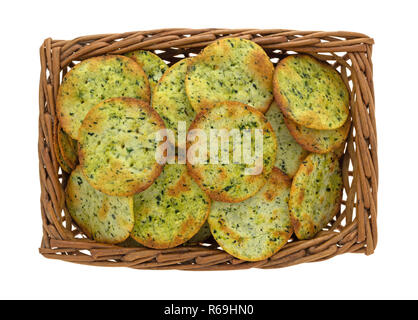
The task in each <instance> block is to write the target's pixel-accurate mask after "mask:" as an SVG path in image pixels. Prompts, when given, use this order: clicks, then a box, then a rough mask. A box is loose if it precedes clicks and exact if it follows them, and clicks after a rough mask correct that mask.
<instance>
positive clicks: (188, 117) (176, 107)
mask: <svg viewBox="0 0 418 320" xmlns="http://www.w3.org/2000/svg"><path fill="white" fill-rule="evenodd" d="M190 61H191V59H190V58H189V59H183V60H180V61H179V62H177V63H176V64H174V65H173V66H171V67H170V68H169V69H168V70H167V71H166V72H165V73H164V75H163V77H162V78H161V79H160V81H159V82H158V84H157V86H156V87H155V90H154V94H153V96H152V107H153V108H154V109H155V110H156V111H157V112H158V114H159V115H160V116H161V118H162V119H163V120H164V123H165V125H166V127H167V128H168V129H170V130H173V132H174V134H175V137H177V134H178V125H179V121H183V122H185V124H186V130H187V129H188V128H189V126H190V124H191V123H192V121H193V119H194V118H195V116H196V112H195V111H194V109H193V107H192V106H191V104H190V102H189V99H188V98H187V95H186V89H185V87H184V79H185V77H186V71H187V66H188V65H190ZM176 139H177V138H176ZM173 142H174V141H173Z"/></svg>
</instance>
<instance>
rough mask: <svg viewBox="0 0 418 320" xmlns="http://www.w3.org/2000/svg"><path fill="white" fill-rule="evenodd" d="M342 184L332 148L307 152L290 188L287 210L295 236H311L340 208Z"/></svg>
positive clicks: (300, 237) (299, 237)
mask: <svg viewBox="0 0 418 320" xmlns="http://www.w3.org/2000/svg"><path fill="white" fill-rule="evenodd" d="M342 191H343V184H342V176H341V168H340V165H339V162H338V158H337V157H336V155H335V154H334V153H333V152H330V153H326V154H315V153H312V154H311V155H309V156H308V157H307V158H306V159H305V161H303V163H302V165H301V166H300V168H299V170H298V172H297V173H296V175H295V177H294V179H293V182H292V187H291V189H290V199H289V210H290V217H291V220H292V224H293V228H294V230H295V234H296V236H297V238H298V239H300V240H304V239H311V238H313V237H314V236H315V235H316V234H317V233H318V232H319V231H321V230H322V228H324V227H325V226H326V225H327V224H328V223H329V222H330V221H331V219H332V218H333V217H334V216H335V215H336V214H337V213H338V211H339V210H340V204H341V198H342Z"/></svg>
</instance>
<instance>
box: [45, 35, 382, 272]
mask: <svg viewBox="0 0 418 320" xmlns="http://www.w3.org/2000/svg"><path fill="white" fill-rule="evenodd" d="M222 37H241V38H245V39H251V40H252V41H254V42H256V43H258V44H259V45H261V46H262V47H263V48H264V49H265V51H266V52H267V54H268V55H269V56H270V58H272V61H273V62H274V63H276V62H277V60H278V59H280V58H282V57H283V56H285V55H286V54H288V53H289V52H303V53H308V54H310V55H313V56H315V57H316V58H318V59H321V60H326V61H329V62H330V63H332V64H333V66H334V67H335V68H337V69H338V71H340V73H341V75H342V77H343V79H344V81H345V83H346V84H347V87H348V88H349V90H350V97H351V98H350V110H351V117H352V120H353V127H352V128H351V131H350V135H349V138H348V140H347V146H346V149H345V154H344V157H343V159H342V168H343V181H344V189H345V192H344V198H343V205H342V208H341V212H340V213H339V214H338V215H337V216H336V217H335V219H334V220H333V221H332V222H331V223H330V224H329V225H328V226H327V228H326V229H325V230H323V231H321V232H320V233H319V234H318V235H317V236H316V237H315V238H314V239H312V240H306V241H296V240H294V241H292V242H290V243H288V244H287V245H286V246H285V247H284V248H283V249H282V250H280V251H279V252H278V253H277V254H275V255H274V256H273V257H271V258H269V259H267V260H264V261H260V262H245V261H242V260H239V259H236V258H234V257H232V256H230V255H229V254H227V253H225V252H224V251H222V250H221V249H220V248H219V247H218V246H217V245H216V243H215V242H214V241H213V240H209V241H208V243H206V244H202V245H200V246H194V247H185V246H180V247H178V248H173V249H166V250H154V249H148V248H125V247H120V246H114V245H106V244H101V243H95V242H94V241H91V240H89V239H87V238H86V237H85V236H84V235H83V234H82V233H81V232H80V231H79V230H78V229H77V227H76V226H75V225H74V224H73V223H72V221H71V217H70V215H69V214H68V212H67V210H66V208H65V201H64V187H65V185H66V182H67V179H68V175H67V174H66V173H61V170H60V168H59V164H58V162H57V159H56V157H55V153H54V151H53V147H52V143H53V139H54V135H53V127H54V122H55V121H56V115H55V99H56V96H57V92H58V87H59V85H60V81H61V80H62V77H63V76H64V75H65V73H66V72H68V70H69V69H70V68H71V67H72V66H74V63H75V62H77V61H80V60H83V59H86V58H90V57H93V56H98V55H104V54H124V53H126V52H129V51H132V50H136V49H147V50H156V51H155V52H156V53H157V54H158V55H159V56H160V57H161V58H162V59H164V60H166V61H169V62H170V63H171V64H172V63H175V62H176V61H178V60H180V59H182V58H183V57H185V56H189V55H195V54H198V53H199V51H200V50H201V49H202V48H203V47H205V46H206V45H207V44H209V43H211V42H213V41H214V40H216V39H219V38H222ZM373 43H374V42H373V39H372V38H369V37H368V36H366V35H364V34H360V33H354V32H317V31H292V30H283V29H271V30H256V29H240V30H229V29H199V30H196V29H160V30H151V31H140V32H127V33H119V34H101V35H92V36H84V37H79V38H76V39H74V40H70V41H67V40H52V39H46V40H45V41H44V43H43V44H42V46H41V48H40V57H41V79H40V87H39V142H38V152H39V175H40V182H41V213H42V224H43V238H42V244H41V248H40V249H39V252H40V253H41V254H42V255H43V256H45V257H46V258H51V259H60V260H65V261H70V262H74V263H80V264H86V265H96V266H112V267H130V268H135V269H182V270H235V269H247V268H254V267H256V268H281V267H286V266H290V265H296V264H299V263H303V262H313V261H322V260H326V259H329V258H332V257H334V256H336V255H339V254H342V253H346V252H355V253H365V254H367V255H370V254H372V253H373V252H374V250H375V248H376V244H377V223H376V217H377V185H378V161H377V141H376V120H375V105H374V90H373V67H372V61H371V59H372V45H373Z"/></svg>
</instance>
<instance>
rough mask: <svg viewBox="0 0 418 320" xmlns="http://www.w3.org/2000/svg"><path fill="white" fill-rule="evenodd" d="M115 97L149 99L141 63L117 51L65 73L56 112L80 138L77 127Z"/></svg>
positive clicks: (81, 63)
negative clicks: (88, 115) (116, 53)
mask: <svg viewBox="0 0 418 320" xmlns="http://www.w3.org/2000/svg"><path fill="white" fill-rule="evenodd" d="M114 97H130V98H136V99H141V100H144V101H146V102H149V100H150V88H149V83H148V78H147V76H146V74H145V72H144V70H142V68H141V67H140V66H139V64H137V63H136V62H135V61H133V59H130V58H128V57H125V56H117V55H112V56H100V57H95V58H90V59H87V60H84V61H82V62H80V63H79V64H77V65H76V66H75V67H74V68H72V69H71V70H70V72H68V73H67V74H66V75H65V77H64V79H63V81H62V83H61V86H60V88H59V90H58V96H57V115H58V118H59V120H60V123H61V125H62V128H63V129H64V131H65V132H67V133H68V134H69V135H70V136H71V138H73V139H75V140H78V130H79V128H80V126H81V123H82V121H83V119H84V117H85V116H86V114H87V113H88V112H89V110H90V109H91V108H93V107H94V106H95V105H97V104H98V103H99V102H101V101H103V100H105V99H109V98H114Z"/></svg>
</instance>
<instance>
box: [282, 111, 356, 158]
mask: <svg viewBox="0 0 418 320" xmlns="http://www.w3.org/2000/svg"><path fill="white" fill-rule="evenodd" d="M284 121H285V123H286V126H287V128H288V129H289V131H290V133H291V134H292V136H293V137H294V138H295V140H296V141H297V142H298V143H299V144H300V145H301V146H302V147H303V148H304V149H305V150H308V151H310V152H315V153H327V152H330V151H333V150H335V149H337V148H338V147H339V146H340V145H342V144H343V143H344V142H345V140H346V139H347V136H348V132H349V131H350V125H351V121H350V120H347V121H346V122H345V124H344V125H343V126H342V127H340V128H338V129H334V130H316V129H310V128H307V127H304V126H301V125H299V124H297V123H296V122H294V121H292V120H290V119H285V120H284Z"/></svg>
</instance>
